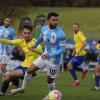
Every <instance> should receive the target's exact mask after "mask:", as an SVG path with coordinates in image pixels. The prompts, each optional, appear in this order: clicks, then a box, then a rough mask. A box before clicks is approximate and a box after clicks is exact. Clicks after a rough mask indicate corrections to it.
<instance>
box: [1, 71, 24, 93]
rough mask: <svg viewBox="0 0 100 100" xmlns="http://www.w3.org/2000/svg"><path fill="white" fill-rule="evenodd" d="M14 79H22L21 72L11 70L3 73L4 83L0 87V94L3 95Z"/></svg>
mask: <svg viewBox="0 0 100 100" xmlns="http://www.w3.org/2000/svg"><path fill="white" fill-rule="evenodd" d="M16 77H19V78H20V77H24V74H23V71H22V70H20V69H17V70H13V71H11V72H7V73H5V77H4V81H3V83H2V85H1V94H4V93H5V92H6V90H7V89H8V87H9V82H11V81H12V79H14V78H16Z"/></svg>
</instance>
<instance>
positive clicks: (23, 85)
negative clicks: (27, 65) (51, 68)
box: [22, 72, 32, 89]
mask: <svg viewBox="0 0 100 100" xmlns="http://www.w3.org/2000/svg"><path fill="white" fill-rule="evenodd" d="M31 77H32V74H28V73H27V72H25V75H24V80H23V83H22V88H23V89H26V87H27V86H28V83H29V80H30V78H31Z"/></svg>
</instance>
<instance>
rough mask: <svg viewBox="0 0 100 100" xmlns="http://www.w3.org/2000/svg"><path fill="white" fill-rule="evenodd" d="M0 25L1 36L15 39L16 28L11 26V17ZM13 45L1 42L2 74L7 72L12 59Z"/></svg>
mask: <svg viewBox="0 0 100 100" xmlns="http://www.w3.org/2000/svg"><path fill="white" fill-rule="evenodd" d="M3 23H4V24H3V25H2V26H0V38H6V39H10V40H13V39H15V37H16V34H15V30H14V29H13V28H12V27H11V19H10V18H8V17H7V18H5V19H4V21H3ZM12 49H13V46H11V45H5V44H0V76H2V75H3V73H5V72H6V65H7V63H8V62H9V60H10V58H11V57H10V56H11V53H12Z"/></svg>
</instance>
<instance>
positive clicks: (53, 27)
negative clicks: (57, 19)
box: [49, 24, 57, 29]
mask: <svg viewBox="0 0 100 100" xmlns="http://www.w3.org/2000/svg"><path fill="white" fill-rule="evenodd" d="M56 27H57V24H55V25H49V28H50V29H55V28H56Z"/></svg>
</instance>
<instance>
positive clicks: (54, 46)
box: [34, 25, 65, 64]
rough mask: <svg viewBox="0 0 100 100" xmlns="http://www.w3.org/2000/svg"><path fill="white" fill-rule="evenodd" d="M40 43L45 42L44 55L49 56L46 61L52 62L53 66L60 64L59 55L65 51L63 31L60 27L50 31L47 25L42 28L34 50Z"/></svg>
mask: <svg viewBox="0 0 100 100" xmlns="http://www.w3.org/2000/svg"><path fill="white" fill-rule="evenodd" d="M42 41H45V53H47V54H48V56H49V58H48V59H47V60H49V61H52V62H53V63H54V64H60V60H61V54H62V53H63V52H64V50H65V33H64V31H63V30H62V29H61V28H60V27H56V28H55V29H52V30H51V29H49V27H48V25H46V26H43V27H42V29H41V34H40V36H39V38H38V39H37V42H36V43H35V45H34V48H36V47H37V46H38V45H39V44H40V43H41V42H42Z"/></svg>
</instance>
